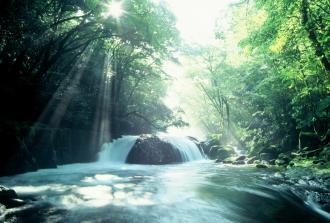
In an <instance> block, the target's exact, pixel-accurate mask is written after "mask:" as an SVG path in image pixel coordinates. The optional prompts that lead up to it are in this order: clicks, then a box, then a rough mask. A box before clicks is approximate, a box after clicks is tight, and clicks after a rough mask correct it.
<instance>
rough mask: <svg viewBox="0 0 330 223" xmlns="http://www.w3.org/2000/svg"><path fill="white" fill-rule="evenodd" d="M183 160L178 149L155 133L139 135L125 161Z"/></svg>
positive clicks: (170, 161)
mask: <svg viewBox="0 0 330 223" xmlns="http://www.w3.org/2000/svg"><path fill="white" fill-rule="evenodd" d="M183 161H184V160H183V159H182V157H181V155H180V152H179V151H178V149H176V148H175V147H174V146H173V145H171V144H170V143H169V142H166V141H164V140H162V139H161V138H159V137H158V136H155V135H141V136H140V137H139V138H138V139H137V140H136V142H135V144H134V146H133V148H132V149H131V151H130V152H129V154H128V156H127V159H126V163H131V164H156V165H159V164H171V163H180V162H183Z"/></svg>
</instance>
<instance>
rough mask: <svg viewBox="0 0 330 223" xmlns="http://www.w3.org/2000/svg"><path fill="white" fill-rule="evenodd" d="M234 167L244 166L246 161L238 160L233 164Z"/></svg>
mask: <svg viewBox="0 0 330 223" xmlns="http://www.w3.org/2000/svg"><path fill="white" fill-rule="evenodd" d="M233 164H234V165H244V164H245V161H244V160H236V161H234V162H233Z"/></svg>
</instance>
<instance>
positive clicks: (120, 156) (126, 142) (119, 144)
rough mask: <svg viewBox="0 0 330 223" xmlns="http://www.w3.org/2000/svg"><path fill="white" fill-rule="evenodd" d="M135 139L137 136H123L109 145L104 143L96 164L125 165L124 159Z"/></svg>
mask: <svg viewBox="0 0 330 223" xmlns="http://www.w3.org/2000/svg"><path fill="white" fill-rule="evenodd" d="M137 138H139V136H123V137H121V138H119V139H115V140H113V141H112V142H110V143H104V144H103V145H102V147H101V151H100V153H99V157H98V162H113V163H125V161H126V157H127V155H128V153H129V152H130V151H131V149H132V147H133V145H134V143H135V141H136V140H137Z"/></svg>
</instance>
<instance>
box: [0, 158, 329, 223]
mask: <svg viewBox="0 0 330 223" xmlns="http://www.w3.org/2000/svg"><path fill="white" fill-rule="evenodd" d="M274 179H280V176H278V173H274V172H272V170H256V169H254V168H252V167H230V166H220V165H216V164H214V163H212V162H209V161H201V162H192V163H185V164H180V165H164V166H140V165H105V164H102V165H101V164H75V165H66V166H62V167H60V168H59V169H52V170H41V171H38V172H34V173H27V174H21V175H17V176H14V177H3V178H0V184H4V185H6V186H8V187H13V188H14V189H15V190H16V191H17V193H18V194H19V195H20V196H21V197H23V198H25V199H30V202H29V204H28V205H27V206H26V207H23V208H17V209H15V210H11V211H10V213H7V220H8V221H11V222H38V221H41V222H82V221H84V222H139V223H140V222H147V223H148V222H161V223H165V222H189V223H190V222H196V223H199V222H212V223H213V222H223V223H226V222H239V223H241V222H242V223H245V222H246V223H249V222H251V223H252V222H256V223H258V222H308V223H313V222H315V223H316V222H318V223H319V222H328V221H329V219H330V218H329V214H328V213H326V212H324V211H322V210H320V209H319V208H318V207H317V206H316V205H315V204H313V203H312V202H310V201H308V200H306V199H305V198H302V197H299V196H297V194H299V193H297V191H295V190H296V187H292V185H288V184H285V183H284V182H283V181H281V180H274ZM316 186H317V185H316ZM304 199H305V200H304ZM31 213H38V214H31Z"/></svg>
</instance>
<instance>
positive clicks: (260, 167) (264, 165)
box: [256, 163, 268, 169]
mask: <svg viewBox="0 0 330 223" xmlns="http://www.w3.org/2000/svg"><path fill="white" fill-rule="evenodd" d="M256 167H257V168H259V169H265V168H268V166H267V165H266V164H263V163H259V164H256Z"/></svg>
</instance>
